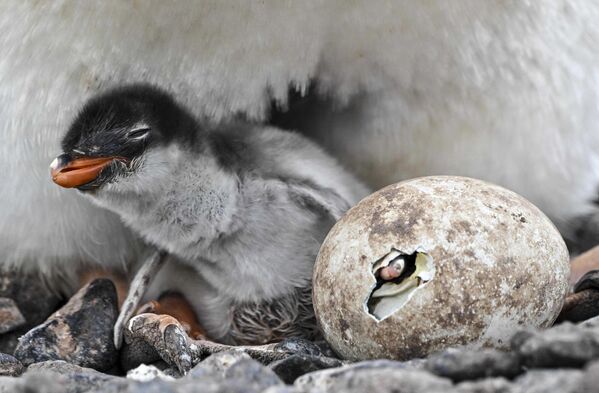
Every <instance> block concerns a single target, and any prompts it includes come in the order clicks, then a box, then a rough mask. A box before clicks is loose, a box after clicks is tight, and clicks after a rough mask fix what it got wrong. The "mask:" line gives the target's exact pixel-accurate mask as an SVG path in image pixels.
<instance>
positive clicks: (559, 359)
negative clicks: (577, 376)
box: [511, 322, 599, 368]
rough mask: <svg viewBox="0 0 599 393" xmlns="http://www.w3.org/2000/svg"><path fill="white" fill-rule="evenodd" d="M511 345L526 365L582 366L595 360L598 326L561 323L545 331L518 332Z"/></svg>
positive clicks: (598, 348)
mask: <svg viewBox="0 0 599 393" xmlns="http://www.w3.org/2000/svg"><path fill="white" fill-rule="evenodd" d="M511 345H512V348H513V349H514V350H515V351H516V352H517V353H518V354H519V355H520V356H521V358H522V360H523V364H524V365H525V366H527V367H530V368H558V367H566V368H568V367H582V366H584V365H585V364H586V363H587V362H589V361H591V360H594V359H599V329H597V328H596V327H595V328H593V327H587V326H584V325H573V324H571V323H569V322H565V323H563V324H561V325H557V326H555V327H553V328H551V329H548V330H545V331H536V332H532V331H524V332H519V333H517V334H516V335H514V337H513V338H512V341H511Z"/></svg>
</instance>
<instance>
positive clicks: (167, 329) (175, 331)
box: [125, 313, 193, 374]
mask: <svg viewBox="0 0 599 393" xmlns="http://www.w3.org/2000/svg"><path fill="white" fill-rule="evenodd" d="M135 338H141V339H142V340H144V341H145V342H147V343H148V344H150V345H151V346H152V347H154V348H155V349H156V351H157V352H158V354H159V355H160V357H161V358H162V359H163V360H164V361H165V362H167V363H168V364H170V365H174V366H176V367H177V369H178V370H179V372H180V373H181V374H185V373H187V371H189V370H190V369H191V367H192V365H193V363H192V354H191V351H190V346H189V338H188V336H187V333H186V332H185V329H184V328H183V326H182V325H181V324H180V323H179V321H177V319H175V318H173V317H172V316H170V315H164V314H163V315H157V314H153V313H144V314H139V315H137V316H135V317H133V318H131V319H130V320H129V324H128V326H127V329H125V341H126V342H128V343H129V342H132V341H133V339H135Z"/></svg>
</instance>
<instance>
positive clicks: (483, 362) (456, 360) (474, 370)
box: [425, 349, 523, 382]
mask: <svg viewBox="0 0 599 393" xmlns="http://www.w3.org/2000/svg"><path fill="white" fill-rule="evenodd" d="M425 367H426V369H427V370H428V371H430V372H432V373H433V374H436V375H438V376H441V377H446V378H449V379H451V380H453V381H455V382H460V381H467V380H474V379H481V378H489V377H505V378H513V377H515V376H517V375H519V374H521V373H522V372H523V369H522V365H521V364H520V358H519V357H518V355H517V354H515V353H510V352H502V351H498V350H494V349H482V350H478V351H474V350H462V349H449V350H446V351H444V352H441V353H438V354H435V355H433V356H431V357H430V358H429V359H428V360H427V361H426V366H425Z"/></svg>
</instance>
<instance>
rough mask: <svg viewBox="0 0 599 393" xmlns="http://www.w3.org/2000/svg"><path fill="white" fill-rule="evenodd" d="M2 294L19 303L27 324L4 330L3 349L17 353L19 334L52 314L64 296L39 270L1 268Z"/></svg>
mask: <svg viewBox="0 0 599 393" xmlns="http://www.w3.org/2000/svg"><path fill="white" fill-rule="evenodd" d="M0 297H3V298H8V299H11V300H13V301H14V302H15V303H16V306H17V308H18V309H19V312H20V313H21V315H22V316H23V318H24V319H25V322H24V324H22V325H20V326H19V327H15V328H13V329H12V330H11V331H10V332H6V333H4V334H0V352H4V353H11V354H12V353H13V352H14V350H15V348H16V346H17V343H18V338H19V337H20V336H21V335H23V334H25V333H26V332H27V331H29V330H30V329H31V328H33V327H34V326H36V325H39V324H40V323H42V322H43V321H44V320H46V318H47V317H48V316H49V315H50V314H52V313H53V312H54V311H55V310H56V308H57V307H58V305H59V304H60V302H61V301H62V299H61V298H60V297H59V296H58V295H57V294H56V293H55V292H52V291H51V290H50V289H49V288H48V287H47V286H46V285H45V284H44V280H42V279H40V277H39V276H38V275H35V274H24V273H20V272H16V271H6V270H0Z"/></svg>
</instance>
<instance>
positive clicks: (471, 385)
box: [455, 378, 512, 393]
mask: <svg viewBox="0 0 599 393" xmlns="http://www.w3.org/2000/svg"><path fill="white" fill-rule="evenodd" d="M455 391H456V393H511V392H512V384H511V383H510V382H509V381H508V380H506V379H505V378H488V379H483V380H480V381H468V382H462V383H459V384H458V385H456V386H455Z"/></svg>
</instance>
